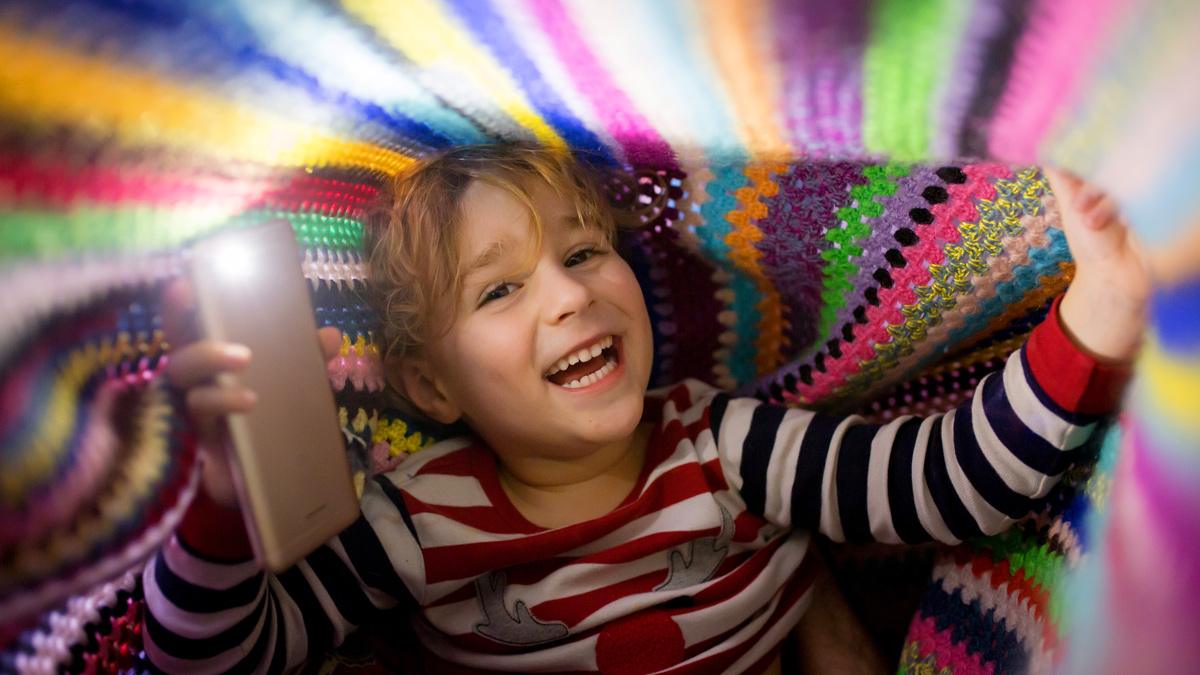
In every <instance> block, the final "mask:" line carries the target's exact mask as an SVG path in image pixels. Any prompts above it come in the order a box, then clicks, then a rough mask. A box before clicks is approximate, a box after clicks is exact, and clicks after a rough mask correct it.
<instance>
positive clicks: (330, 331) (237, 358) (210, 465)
mask: <svg viewBox="0 0 1200 675" xmlns="http://www.w3.org/2000/svg"><path fill="white" fill-rule="evenodd" d="M195 312H196V303H195V298H194V296H193V294H192V288H191V283H190V282H189V281H188V280H186V279H178V280H176V281H175V282H173V283H172V284H171V285H170V287H168V288H167V291H166V297H165V304H164V307H163V331H164V332H165V333H166V336H167V340H168V342H169V343H170V345H171V356H170V357H169V363H168V364H167V371H166V374H167V378H168V380H170V382H171V384H172V385H173V386H175V387H177V388H179V389H181V390H183V391H185V392H186V394H185V396H186V403H187V411H188V414H189V415H191V417H192V420H193V422H194V423H195V425H196V427H197V430H198V433H199V442H200V453H201V457H202V460H201V461H202V462H203V469H202V470H203V476H202V479H201V481H202V484H203V488H204V490H205V492H207V493H208V495H209V496H210V497H212V499H213V501H215V502H217V503H218V504H221V505H222V506H227V507H230V508H236V507H237V506H238V496H237V490H236V489H235V488H234V483H233V476H232V474H231V472H230V468H229V455H228V445H229V442H230V440H229V429H228V427H227V426H226V424H225V418H226V416H227V415H229V414H231V413H243V412H249V411H250V410H251V409H253V407H254V403H255V401H256V400H257V398H258V397H257V395H256V394H255V393H254V392H253V391H251V390H249V389H247V388H245V387H240V386H222V385H221V384H219V383H218V382H217V375H218V374H220V373H224V372H230V373H233V372H238V371H240V370H242V369H244V368H245V367H246V366H248V365H249V364H250V359H251V358H252V357H253V355H252V354H251V353H250V349H249V348H248V347H246V346H244V345H240V344H234V343H227V342H219V341H216V340H209V339H202V338H201V337H200V334H199V331H198V329H197V328H196V325H195ZM317 338H318V340H319V341H320V343H321V351H322V353H323V354H324V356H325V360H326V361H330V360H332V359H333V358H335V357H336V356H337V354H338V350H339V348H340V346H341V342H342V333H341V331H339V330H338V329H337V328H333V327H329V326H327V327H325V328H321V329H319V330H318V331H317Z"/></svg>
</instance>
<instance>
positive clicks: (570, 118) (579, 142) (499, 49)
mask: <svg viewBox="0 0 1200 675" xmlns="http://www.w3.org/2000/svg"><path fill="white" fill-rule="evenodd" d="M447 7H448V8H449V9H450V10H451V11H453V13H454V16H455V18H457V19H458V21H460V22H461V23H462V24H463V25H465V26H466V27H467V29H468V30H470V31H471V35H472V37H473V38H474V39H475V40H477V41H479V42H480V43H481V44H483V45H485V46H486V47H487V48H488V50H489V51H490V52H491V55H492V57H493V58H494V59H496V60H497V62H498V63H499V64H500V65H501V66H502V67H503V68H505V69H506V70H507V71H508V72H510V73H512V77H513V80H514V81H515V82H516V83H517V84H518V86H520V87H521V90H522V92H524V94H525V97H526V98H527V99H528V100H529V101H530V103H532V104H533V107H534V108H536V109H537V111H538V113H539V114H540V115H541V116H542V118H544V119H545V120H546V121H547V122H548V123H549V124H550V125H551V126H552V127H554V130H555V131H557V132H558V134H559V135H561V136H562V138H563V140H565V141H566V142H567V143H568V144H569V145H570V146H571V147H572V148H574V149H575V150H577V151H583V152H584V153H585V154H587V155H588V156H591V157H592V159H593V160H594V161H596V162H597V163H598V164H602V165H607V166H613V165H615V161H614V160H613V157H612V155H611V154H610V153H609V151H608V148H607V147H605V146H604V143H602V142H601V141H600V139H599V138H598V137H597V136H596V135H595V134H594V133H592V132H591V130H589V129H588V128H587V127H586V126H585V125H584V124H583V122H582V121H581V120H580V119H579V118H578V117H576V116H575V114H574V113H573V112H572V111H571V110H570V109H569V108H568V107H567V106H566V104H565V103H564V102H563V100H562V98H561V97H560V96H559V95H558V94H557V93H555V90H554V88H553V87H551V86H550V85H549V84H548V83H547V82H546V81H545V80H544V79H543V78H542V75H541V71H540V70H539V69H538V68H537V66H536V65H534V63H533V62H532V61H531V60H530V59H529V56H528V55H527V54H526V53H525V50H524V47H523V45H522V44H521V43H519V42H518V41H517V40H516V38H515V36H514V35H513V34H512V33H511V32H510V31H509V30H508V27H507V26H506V25H505V23H504V20H503V19H502V18H501V17H500V16H499V15H498V14H497V13H496V11H495V9H494V8H493V7H492V5H491V4H490V3H489V2H487V0H447Z"/></svg>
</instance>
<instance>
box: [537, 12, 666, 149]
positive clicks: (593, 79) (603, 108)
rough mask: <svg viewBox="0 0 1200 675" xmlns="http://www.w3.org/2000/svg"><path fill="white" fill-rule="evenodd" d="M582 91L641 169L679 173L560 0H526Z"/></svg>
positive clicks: (658, 139) (663, 146)
mask: <svg viewBox="0 0 1200 675" xmlns="http://www.w3.org/2000/svg"><path fill="white" fill-rule="evenodd" d="M525 7H526V9H527V10H528V11H529V13H530V14H532V15H533V16H535V17H537V20H538V23H539V24H541V27H542V31H543V32H544V33H545V34H546V37H548V38H549V39H550V41H551V43H552V44H553V45H554V49H555V51H556V52H557V53H558V56H559V58H560V59H562V62H563V63H564V64H565V65H566V66H567V70H569V71H570V73H571V77H572V78H573V79H574V80H575V84H576V86H577V87H578V88H579V91H580V92H581V93H582V94H583V95H584V96H586V97H588V99H589V100H590V101H591V103H592V106H593V107H595V109H596V114H597V115H598V116H599V117H600V119H601V120H602V122H603V124H604V126H605V128H606V129H607V130H608V133H609V135H610V136H612V137H613V138H614V139H616V141H617V142H618V143H620V144H621V147H623V148H624V149H625V156H626V157H628V158H629V160H630V162H632V163H633V164H634V165H637V166H653V167H656V168H662V169H677V168H679V165H678V163H677V162H676V161H675V154H674V153H673V152H672V151H671V146H670V145H669V144H668V143H667V142H666V141H665V140H664V139H663V137H662V136H661V135H659V133H658V132H657V131H656V130H655V128H654V126H653V125H651V124H650V122H649V121H648V120H647V119H646V118H645V117H643V116H642V114H641V113H640V112H639V111H638V109H637V107H636V106H634V105H633V102H632V101H630V100H629V97H628V96H626V95H625V92H624V90H622V89H621V88H620V87H619V86H617V84H616V83H615V82H613V80H612V78H611V77H610V76H609V74H608V71H607V70H605V69H604V66H602V65H601V64H600V62H599V61H598V60H597V59H596V55H595V54H593V53H592V52H591V51H590V50H589V49H588V47H587V42H585V41H584V39H583V36H582V35H580V33H579V30H578V29H577V28H576V26H575V23H574V22H573V21H571V17H569V16H568V15H567V13H566V11H565V10H564V9H563V6H562V3H561V2H560V1H559V0H526V2H525Z"/></svg>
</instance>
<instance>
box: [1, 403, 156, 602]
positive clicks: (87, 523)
mask: <svg viewBox="0 0 1200 675" xmlns="http://www.w3.org/2000/svg"><path fill="white" fill-rule="evenodd" d="M134 415H135V417H136V422H135V423H134V424H133V425H132V428H133V430H134V436H133V437H132V438H131V439H130V440H129V443H128V445H127V446H126V448H127V453H128V454H127V455H126V456H125V458H124V461H123V462H122V463H121V464H120V465H119V467H118V470H117V471H115V472H114V475H113V476H112V478H111V482H110V483H109V485H108V488H107V489H106V490H105V491H104V493H103V494H102V495H101V496H100V497H99V498H98V499H97V500H96V503H95V505H94V508H93V509H91V510H88V511H87V512H86V513H84V514H82V515H81V516H80V517H79V519H78V520H76V521H74V522H72V523H69V524H67V525H65V526H63V527H61V528H59V529H57V530H55V531H54V532H52V533H51V534H49V535H47V538H46V541H45V544H44V545H43V546H21V547H18V550H17V555H16V556H15V557H14V559H13V561H12V564H11V565H10V566H9V569H8V570H6V571H5V575H6V576H11V577H15V579H16V580H17V581H24V580H27V579H35V578H38V577H40V576H42V575H44V574H45V573H46V571H47V570H57V569H59V568H60V567H62V566H63V565H64V564H65V563H70V562H74V561H77V560H80V559H82V558H83V557H84V556H85V555H87V554H88V552H89V551H91V550H92V548H93V547H95V545H96V543H97V542H101V541H107V540H109V538H111V537H112V534H113V531H114V530H115V529H116V526H117V524H118V523H120V522H121V521H122V520H125V519H126V518H128V516H129V514H131V513H133V512H134V511H135V510H136V509H137V508H139V507H142V506H144V505H145V502H146V500H147V499H148V495H149V494H150V492H151V490H154V489H158V488H159V484H158V483H159V481H160V480H161V478H162V475H163V471H164V468H165V467H166V465H167V462H168V460H169V457H168V455H167V438H168V432H169V431H170V424H169V421H168V420H169V418H170V416H171V406H170V404H169V402H168V401H167V396H166V393H165V392H164V391H163V390H162V387H161V385H159V386H152V387H150V388H149V389H147V390H146V391H145V393H144V395H143V398H142V401H141V402H140V404H139V410H138V411H137V412H135V413H134ZM6 581H8V582H10V583H11V580H10V579H6Z"/></svg>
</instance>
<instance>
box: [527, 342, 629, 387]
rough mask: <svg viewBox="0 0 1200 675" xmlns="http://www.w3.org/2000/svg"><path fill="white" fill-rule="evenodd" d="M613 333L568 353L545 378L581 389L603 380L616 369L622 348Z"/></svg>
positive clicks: (561, 384)
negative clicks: (618, 345)
mask: <svg viewBox="0 0 1200 675" xmlns="http://www.w3.org/2000/svg"><path fill="white" fill-rule="evenodd" d="M615 340H616V338H614V337H613V336H612V335H608V336H606V337H603V338H600V339H599V340H597V341H596V342H595V343H594V344H592V345H591V346H588V347H584V348H583V349H580V350H579V351H576V352H572V353H570V354H567V355H566V356H564V357H562V358H561V359H559V360H558V363H556V364H555V365H554V367H552V368H551V369H550V370H549V371H547V372H546V375H545V378H546V379H547V380H549V381H550V382H551V383H553V384H556V385H558V386H560V387H563V388H564V389H579V388H581V387H586V386H588V385H592V384H595V383H597V382H599V381H600V380H603V379H604V378H605V377H607V376H608V375H609V373H611V372H612V371H614V370H616V368H617V365H618V362H619V357H618V355H619V353H620V350H619V349H618V348H617V343H616V341H615Z"/></svg>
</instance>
